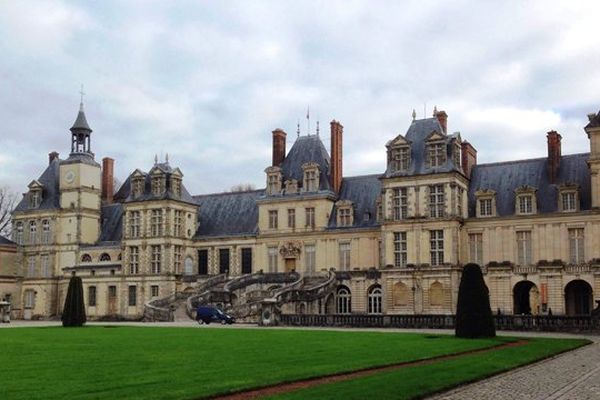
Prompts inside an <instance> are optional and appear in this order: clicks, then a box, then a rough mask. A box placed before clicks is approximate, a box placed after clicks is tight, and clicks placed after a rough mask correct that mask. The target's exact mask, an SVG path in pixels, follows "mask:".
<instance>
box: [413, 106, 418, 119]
mask: <svg viewBox="0 0 600 400" xmlns="http://www.w3.org/2000/svg"><path fill="white" fill-rule="evenodd" d="M412 117H413V121H414V120H415V119H417V112H416V111H415V109H414V108H413V112H412Z"/></svg>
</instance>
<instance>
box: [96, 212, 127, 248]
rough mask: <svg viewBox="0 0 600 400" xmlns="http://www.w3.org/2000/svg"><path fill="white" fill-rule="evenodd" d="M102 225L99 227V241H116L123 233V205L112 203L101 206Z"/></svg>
mask: <svg viewBox="0 0 600 400" xmlns="http://www.w3.org/2000/svg"><path fill="white" fill-rule="evenodd" d="M101 221H102V227H101V229H100V238H99V239H98V242H99V243H104V242H118V241H120V240H121V237H122V234H123V232H122V231H123V205H122V204H119V203H113V204H109V205H105V206H102V210H101Z"/></svg>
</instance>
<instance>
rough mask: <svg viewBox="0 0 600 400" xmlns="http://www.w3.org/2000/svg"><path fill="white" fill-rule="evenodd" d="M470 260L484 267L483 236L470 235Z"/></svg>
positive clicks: (478, 234) (477, 234)
mask: <svg viewBox="0 0 600 400" xmlns="http://www.w3.org/2000/svg"><path fill="white" fill-rule="evenodd" d="M469 260H470V261H471V262H472V263H475V264H477V265H480V266H481V265H483V234H481V233H470V234H469Z"/></svg>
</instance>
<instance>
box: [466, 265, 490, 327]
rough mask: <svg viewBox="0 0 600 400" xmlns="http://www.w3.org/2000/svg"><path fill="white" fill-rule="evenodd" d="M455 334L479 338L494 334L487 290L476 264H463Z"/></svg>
mask: <svg viewBox="0 0 600 400" xmlns="http://www.w3.org/2000/svg"><path fill="white" fill-rule="evenodd" d="M456 336H457V337H462V338H479V337H493V336H496V327H495V326H494V318H493V316H492V309H491V308H490V298H489V291H488V288H487V286H486V285H485V282H484V281H483V274H482V273H481V268H479V265H477V264H467V265H465V267H464V269H463V273H462V278H461V280H460V286H459V288H458V304H457V306H456Z"/></svg>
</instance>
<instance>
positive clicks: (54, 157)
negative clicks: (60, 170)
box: [48, 151, 58, 164]
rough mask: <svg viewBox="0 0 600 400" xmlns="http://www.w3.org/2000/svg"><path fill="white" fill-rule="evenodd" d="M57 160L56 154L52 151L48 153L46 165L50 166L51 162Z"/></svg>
mask: <svg viewBox="0 0 600 400" xmlns="http://www.w3.org/2000/svg"><path fill="white" fill-rule="evenodd" d="M57 158H58V153H57V152H56V151H53V152H52V153H48V164H52V161H54V160H56V159H57Z"/></svg>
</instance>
